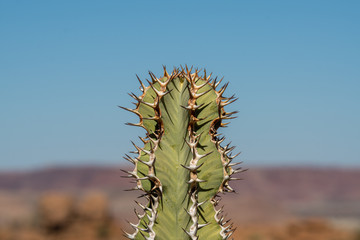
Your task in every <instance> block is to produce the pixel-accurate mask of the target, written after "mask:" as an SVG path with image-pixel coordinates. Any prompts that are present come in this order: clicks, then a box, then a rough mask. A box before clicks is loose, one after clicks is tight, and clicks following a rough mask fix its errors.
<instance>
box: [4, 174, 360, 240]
mask: <svg viewBox="0 0 360 240" xmlns="http://www.w3.org/2000/svg"><path fill="white" fill-rule="evenodd" d="M284 172H285V173H284ZM66 173H67V174H68V175H66ZM320 173H321V174H319V172H316V171H315V172H314V174H307V175H306V179H305V180H303V181H302V180H301V179H302V178H301V176H303V175H302V174H301V171H300V170H297V171H293V172H292V174H289V173H288V171H286V170H276V171H275V170H268V171H266V170H252V173H251V174H252V175H250V174H249V173H248V176H246V178H247V181H242V182H240V183H239V185H237V186H236V188H237V189H238V190H239V194H235V195H227V197H226V198H225V199H224V201H223V203H224V204H226V207H225V212H228V217H229V218H231V219H233V221H234V225H236V226H238V228H237V230H236V232H235V234H234V239H240V240H360V232H359V229H360V225H356V224H359V222H360V221H359V219H360V217H359V216H360V215H359V209H360V206H359V202H360V197H359V196H360V192H359V190H358V187H357V184H358V183H359V182H360V181H359V180H360V171H359V173H355V171H352V172H350V173H349V172H343V171H340V173H337V172H336V171H328V172H327V173H326V171H320ZM339 174H340V175H339ZM119 175H120V173H119V171H117V170H116V169H115V170H114V169H111V170H110V169H97V168H91V169H77V170H74V169H62V170H46V171H42V172H34V173H30V175H29V174H25V173H24V174H22V175H21V174H20V175H19V174H16V175H15V177H14V174H0V240H115V239H116V240H119V239H125V238H124V237H123V236H122V231H121V225H124V226H125V227H126V230H128V231H131V229H129V225H128V224H127V223H126V222H125V219H129V220H131V221H134V220H135V215H134V214H133V212H132V208H133V207H134V204H133V201H132V199H135V198H136V196H137V195H138V193H136V192H135V193H127V195H126V194H125V192H123V191H122V190H124V189H126V187H127V186H126V184H127V182H126V181H123V180H122V179H120V178H119ZM334 176H338V178H337V180H336V181H335V180H333V179H334V178H335V177H334ZM344 176H347V177H344ZM291 178H296V181H297V184H298V186H297V188H296V189H295V190H294V188H291V187H290V185H292V184H294V182H291V181H290V180H289V179H291ZM314 178H315V179H316V180H317V182H315V183H314V181H313V180H312V179H314ZM329 179H332V180H329ZM329 181H330V182H331V181H333V182H332V183H330V185H332V186H329V184H327V183H326V182H329ZM312 182H313V183H314V184H310V183H312ZM21 183H22V184H21ZM124 184H125V185H124ZM344 185H345V186H344ZM321 186H323V189H321V188H320V187H321ZM50 190H51V192H49V191H50ZM340 193H341V194H342V196H339V194H340ZM124 194H125V195H124ZM312 212H313V213H314V214H313V215H311V213H312ZM334 216H337V217H340V218H338V219H340V220H341V219H342V217H347V218H348V219H350V220H351V221H352V222H351V221H345V222H342V221H333V218H332V217H334Z"/></svg>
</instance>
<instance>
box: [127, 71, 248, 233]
mask: <svg viewBox="0 0 360 240" xmlns="http://www.w3.org/2000/svg"><path fill="white" fill-rule="evenodd" d="M149 73H150V77H151V81H148V84H149V85H148V86H145V85H144V84H143V82H142V81H141V80H140V79H139V78H138V80H139V82H140V90H141V92H142V94H141V95H140V96H137V95H135V94H133V93H131V94H130V96H131V97H132V98H134V99H135V103H134V104H135V108H134V109H129V108H125V107H121V108H123V109H125V110H127V111H130V112H132V113H134V114H136V115H137V116H138V117H139V119H140V121H139V122H138V123H127V124H128V125H131V126H138V127H142V128H144V129H145V130H146V137H145V138H141V137H140V139H141V141H142V143H143V145H142V146H137V145H136V144H134V143H133V144H134V147H135V151H133V152H132V153H134V154H135V156H133V157H131V156H129V155H126V157H125V159H126V160H128V161H129V162H131V163H132V164H133V165H134V168H133V170H132V171H125V170H123V171H124V172H126V174H127V176H125V177H129V178H133V179H134V182H135V187H134V188H133V189H132V190H141V191H142V192H143V194H142V195H141V196H142V197H144V198H146V199H147V201H146V204H141V203H140V202H136V203H137V204H138V205H139V206H140V208H141V209H142V210H141V211H140V213H139V212H138V211H137V210H136V209H135V213H136V216H137V217H138V221H137V222H136V223H130V224H131V226H132V227H133V229H134V231H133V232H132V233H126V232H125V233H124V235H125V236H126V237H127V238H129V239H146V240H154V239H156V240H169V239H170V240H173V239H179V240H182V239H191V240H197V239H204V240H205V239H206V240H212V239H230V237H231V235H232V234H233V231H234V229H233V226H232V224H231V223H229V221H227V220H225V219H224V217H223V216H222V210H221V208H219V207H218V203H219V200H220V197H219V193H224V192H234V190H233V189H232V188H231V187H230V185H229V182H230V181H231V180H238V178H236V177H234V174H236V173H239V172H242V171H243V170H242V169H241V168H234V166H235V165H238V164H239V163H233V162H232V160H233V159H234V158H235V157H236V156H237V155H238V154H235V155H232V150H233V149H234V147H231V146H230V144H227V145H222V144H221V143H222V142H223V141H224V137H220V134H218V132H217V130H218V129H219V128H220V127H225V126H226V125H227V124H228V123H225V122H224V120H228V119H232V118H234V117H233V115H234V114H235V113H237V112H225V110H224V107H225V106H226V105H228V104H230V103H232V102H234V101H236V100H237V98H235V97H234V96H231V97H228V98H227V97H224V96H223V93H224V91H225V89H226V88H227V86H228V83H227V84H225V85H223V86H222V87H221V88H219V89H218V90H217V88H218V86H219V84H220V83H221V81H222V79H221V80H219V81H218V80H217V78H214V79H213V78H211V74H210V75H209V76H208V75H207V74H206V71H205V70H204V72H203V75H200V71H198V70H197V69H196V70H194V71H192V68H191V69H189V68H188V67H187V66H186V67H185V68H183V67H181V68H180V69H177V68H174V70H173V71H172V73H171V74H169V73H168V72H167V71H166V68H165V67H164V75H163V76H162V77H160V78H157V77H156V76H155V75H154V74H153V73H151V72H149Z"/></svg>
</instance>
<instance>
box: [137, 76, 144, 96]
mask: <svg viewBox="0 0 360 240" xmlns="http://www.w3.org/2000/svg"><path fill="white" fill-rule="evenodd" d="M136 77H137V79H138V81H139V83H140V90H141V91H142V92H144V91H145V89H146V87H145V85H144V84H143V82H142V81H141V80H140V78H139V76H138V75H137V74H136Z"/></svg>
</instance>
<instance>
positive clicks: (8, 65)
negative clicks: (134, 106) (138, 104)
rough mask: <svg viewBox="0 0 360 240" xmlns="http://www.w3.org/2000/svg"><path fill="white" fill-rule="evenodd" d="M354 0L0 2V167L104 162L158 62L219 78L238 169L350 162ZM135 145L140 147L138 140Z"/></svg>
mask: <svg viewBox="0 0 360 240" xmlns="http://www.w3.org/2000/svg"><path fill="white" fill-rule="evenodd" d="M359 9H360V1H331V0H326V1H320V0H319V1H306V0H304V1H285V0H284V1H277V0H274V1H256V0H255V1H176V2H175V1H38V0H35V1H10V0H9V1H5V0H0V109H1V112H0V170H4V169H24V168H25V169H26V168H36V167H46V166H53V165H68V164H87V163H92V164H117V165H120V164H122V163H123V160H122V156H123V155H124V154H125V153H127V152H128V151H129V150H132V147H131V144H130V140H136V141H138V140H137V136H138V135H140V136H143V135H144V131H143V130H141V129H137V128H134V127H130V126H126V125H124V123H125V122H128V121H136V117H135V116H132V114H131V113H128V112H125V111H123V110H121V109H119V108H117V105H122V106H126V107H130V106H131V104H130V102H131V99H130V97H129V96H128V95H127V92H131V91H133V92H136V93H139V90H138V82H137V80H136V77H135V74H138V75H139V76H140V77H141V78H147V71H148V70H151V71H153V72H154V73H155V74H157V75H159V74H160V73H161V71H162V65H163V64H164V65H166V66H168V67H169V68H172V67H173V66H179V65H180V64H188V65H194V66H197V67H199V68H204V67H205V68H206V69H207V70H208V71H209V72H213V73H214V75H218V76H224V77H225V80H226V81H230V85H229V88H228V90H227V93H228V95H232V94H233V93H235V94H236V95H237V96H238V97H239V100H238V101H237V102H236V103H234V104H233V105H232V106H231V107H230V109H231V110H239V114H238V118H237V119H235V120H233V121H232V124H230V126H229V128H227V129H224V130H223V131H222V132H223V133H224V134H225V135H226V136H227V137H228V139H229V140H231V141H232V143H233V144H234V145H236V146H237V149H238V150H239V151H242V154H241V155H240V157H239V160H243V161H245V164H246V165H247V166H250V165H259V164H266V165H322V166H333V165H337V166H355V165H356V166H360V126H359V123H360V27H359V26H360V14H359ZM138 142H139V141H138Z"/></svg>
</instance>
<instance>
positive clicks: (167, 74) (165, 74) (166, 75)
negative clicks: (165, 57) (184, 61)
mask: <svg viewBox="0 0 360 240" xmlns="http://www.w3.org/2000/svg"><path fill="white" fill-rule="evenodd" d="M163 68H164V77H167V78H168V79H169V77H170V76H169V73H168V72H167V71H166V66H165V65H163Z"/></svg>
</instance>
